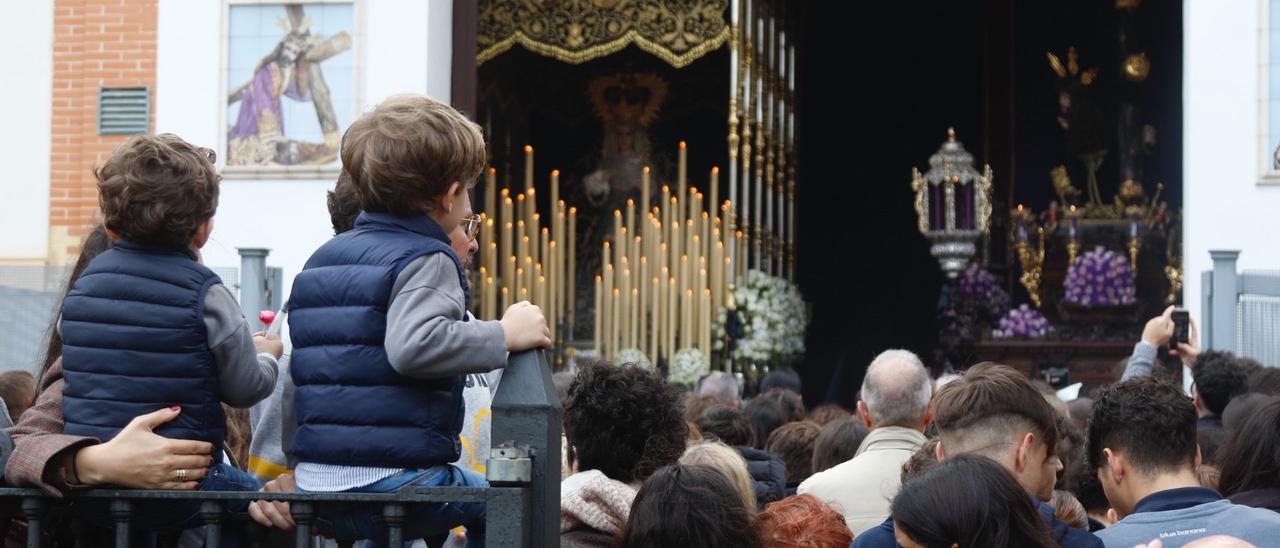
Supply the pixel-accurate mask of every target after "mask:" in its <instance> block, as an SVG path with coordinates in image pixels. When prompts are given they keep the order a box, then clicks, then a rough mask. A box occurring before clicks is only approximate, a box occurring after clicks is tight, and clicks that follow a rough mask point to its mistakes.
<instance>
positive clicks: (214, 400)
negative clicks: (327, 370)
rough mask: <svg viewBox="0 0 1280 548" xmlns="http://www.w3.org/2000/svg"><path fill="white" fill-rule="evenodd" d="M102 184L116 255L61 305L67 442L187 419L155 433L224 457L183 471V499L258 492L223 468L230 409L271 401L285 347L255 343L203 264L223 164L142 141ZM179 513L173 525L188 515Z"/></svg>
mask: <svg viewBox="0 0 1280 548" xmlns="http://www.w3.org/2000/svg"><path fill="white" fill-rule="evenodd" d="M95 175H96V176H97V179H98V195H99V201H100V205H101V207H102V216H103V225H104V226H105V228H106V231H107V234H108V235H110V237H111V238H112V240H114V245H113V246H112V248H111V249H109V250H107V251H105V252H103V253H102V254H100V255H98V256H97V257H95V258H94V259H93V261H91V262H90V263H89V265H88V267H86V268H85V271H84V273H83V274H82V275H81V276H80V278H79V279H78V280H76V282H75V284H74V285H73V286H72V289H71V291H70V292H69V293H68V295H67V298H66V300H65V302H64V303H63V305H62V316H61V320H60V322H59V329H60V330H61V333H62V340H63V346H62V363H63V369H64V371H65V379H66V385H65V387H64V389H63V392H62V413H63V416H64V418H65V420H66V426H65V430H64V431H65V432H66V433H67V434H76V435H82V436H92V437H96V438H98V439H100V440H102V441H104V442H105V441H108V440H110V439H112V438H113V437H115V436H116V434H118V433H119V432H120V430H121V429H123V428H124V427H125V426H127V425H128V424H129V422H130V421H131V420H132V419H133V418H134V417H137V416H140V415H145V414H147V413H151V412H153V411H155V410H157V409H160V408H163V407H180V408H181V414H179V415H178V416H177V418H175V419H174V420H173V421H172V422H169V423H166V424H164V425H163V426H161V427H159V428H158V429H156V433H157V434H160V435H161V436H165V437H168V438H174V439H186V440H202V441H207V442H209V443H211V444H213V446H214V448H215V449H214V452H213V455H211V461H212V462H213V464H212V465H209V466H208V467H207V468H206V467H204V466H201V467H198V468H181V469H175V470H173V472H172V473H173V484H174V487H175V488H187V489H190V488H196V487H198V488H199V489H202V490H217V491H226V490H237V491H244V490H257V488H258V485H257V482H256V481H255V480H254V479H253V477H252V476H249V475H248V474H246V473H244V472H241V471H239V470H236V469H235V468H234V467H232V466H230V465H227V464H224V463H223V457H222V445H223V440H224V439H225V437H226V428H227V427H226V417H225V416H224V415H223V412H222V403H223V402H225V403H227V404H228V405H231V406H232V407H240V408H244V407H249V406H251V405H253V404H254V403H257V402H258V401H260V400H262V399H263V398H265V397H267V396H268V395H270V393H271V390H272V388H273V387H274V385H275V381H276V371H277V370H276V367H277V364H276V360H277V358H279V356H280V352H281V345H280V341H279V340H267V339H265V338H263V337H261V336H252V337H251V336H250V334H249V328H248V324H247V323H246V322H245V319H244V315H243V314H242V313H241V311H240V306H239V304H237V302H236V299H235V297H234V296H233V295H232V293H231V291H230V290H229V289H228V288H227V287H226V286H225V285H223V284H222V280H220V279H219V278H218V276H217V275H216V274H214V273H213V271H212V270H209V269H208V268H206V267H205V266H204V265H202V264H200V262H199V259H198V255H197V250H198V249H200V248H201V247H202V246H204V244H205V242H207V241H208V240H209V233H210V232H211V231H212V230H213V215H214V211H215V210H216V209H217V206H218V182H219V180H220V176H219V175H218V174H217V172H216V171H215V170H214V166H213V152H212V151H210V150H208V149H203V148H199V147H196V146H194V145H192V144H190V143H187V142H186V141H184V140H182V139H181V138H179V137H178V136H176V135H172V134H163V135H147V136H139V137H134V138H132V139H130V140H129V141H127V142H125V143H124V144H122V145H120V146H119V147H117V148H116V149H115V151H114V152H112V154H111V158H110V159H109V160H108V161H107V162H106V164H105V165H103V166H102V167H101V168H100V169H98V170H97V171H96V173H95ZM90 449H91V448H90ZM87 450H88V449H86V451H87ZM168 506H169V507H171V508H172V509H173V512H172V513H170V515H171V516H176V515H178V514H181V513H183V512H184V511H185V510H183V509H179V508H177V506H181V505H177V506H174V505H168Z"/></svg>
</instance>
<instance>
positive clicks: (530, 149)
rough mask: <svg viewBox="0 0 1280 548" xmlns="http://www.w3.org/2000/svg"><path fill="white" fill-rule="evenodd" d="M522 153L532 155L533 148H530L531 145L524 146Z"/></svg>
mask: <svg viewBox="0 0 1280 548" xmlns="http://www.w3.org/2000/svg"><path fill="white" fill-rule="evenodd" d="M524 153H525V154H533V146H532V145H525V146H524Z"/></svg>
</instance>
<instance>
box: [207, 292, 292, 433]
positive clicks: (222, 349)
mask: <svg viewBox="0 0 1280 548" xmlns="http://www.w3.org/2000/svg"><path fill="white" fill-rule="evenodd" d="M204 326H205V330H206V331H207V332H208V334H209V350H210V351H212V352H213V363H214V367H215V368H216V371H217V375H218V387H219V388H220V389H221V391H222V401H224V402H226V403H227V405H230V406H231V407H237V408H244V407H249V406H251V405H253V404H255V403H258V402H259V401H262V400H264V399H266V397H267V396H270V395H271V391H272V390H273V389H275V386H276V376H277V375H278V374H279V371H278V370H279V364H278V363H277V362H276V358H275V356H272V355H271V354H267V353H262V354H259V353H258V352H257V349H256V348H255V347H254V346H253V336H252V335H250V334H249V324H248V322H246V321H245V319H244V313H243V312H242V311H241V310H240V303H238V302H236V298H235V297H234V296H233V295H232V294H231V290H230V289H228V288H227V286H225V285H222V284H214V285H213V286H211V287H210V288H209V291H208V292H207V293H205V296H204Z"/></svg>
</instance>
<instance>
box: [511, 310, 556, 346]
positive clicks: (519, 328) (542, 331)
mask: <svg viewBox="0 0 1280 548" xmlns="http://www.w3.org/2000/svg"><path fill="white" fill-rule="evenodd" d="M502 332H503V333H504V334H505V335H506V336H507V351H508V352H520V351H523V350H530V349H533V348H547V347H549V346H551V330H550V329H549V328H547V319H546V318H545V317H544V316H543V315H542V309H541V308H538V307H537V306H534V305H533V304H530V303H529V301H520V302H518V303H516V304H513V305H511V308H508V309H507V312H506V313H505V314H503V315H502Z"/></svg>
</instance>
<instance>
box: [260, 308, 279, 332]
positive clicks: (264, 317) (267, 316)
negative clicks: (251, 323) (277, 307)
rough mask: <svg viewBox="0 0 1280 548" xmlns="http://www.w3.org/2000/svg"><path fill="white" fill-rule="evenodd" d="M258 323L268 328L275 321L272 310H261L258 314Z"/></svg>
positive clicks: (274, 314)
mask: <svg viewBox="0 0 1280 548" xmlns="http://www.w3.org/2000/svg"><path fill="white" fill-rule="evenodd" d="M258 321H261V322H262V327H264V328H266V327H270V326H271V324H272V322H275V321H276V313H275V312H274V311H272V310H263V311H262V312H259V313H258Z"/></svg>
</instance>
